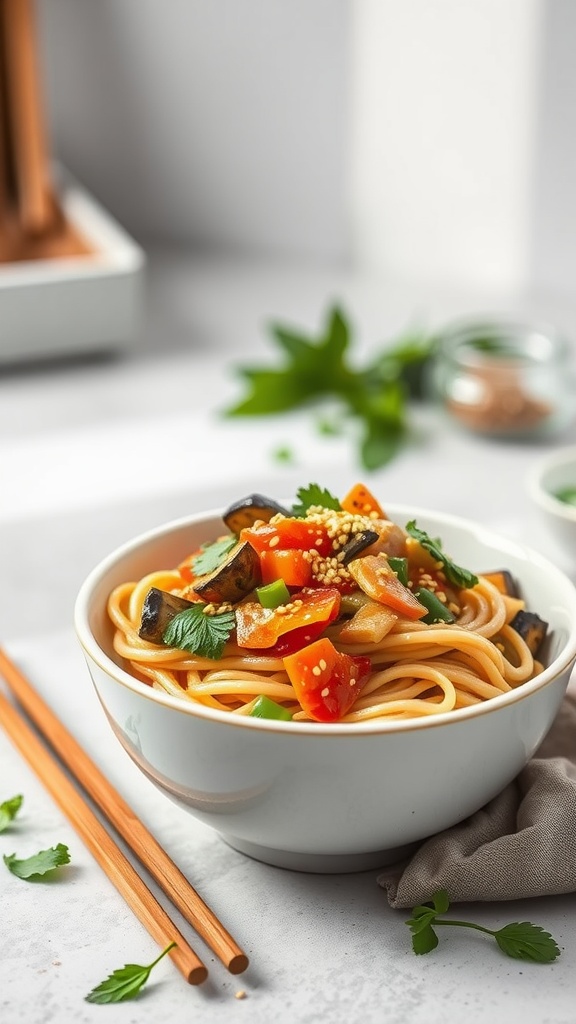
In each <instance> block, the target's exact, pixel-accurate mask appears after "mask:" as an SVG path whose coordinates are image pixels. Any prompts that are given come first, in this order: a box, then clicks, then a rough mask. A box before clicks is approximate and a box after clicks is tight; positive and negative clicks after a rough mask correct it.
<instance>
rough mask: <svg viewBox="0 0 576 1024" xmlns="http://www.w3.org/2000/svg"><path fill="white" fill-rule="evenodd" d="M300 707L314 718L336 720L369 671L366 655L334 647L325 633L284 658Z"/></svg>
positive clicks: (341, 714) (343, 712)
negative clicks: (357, 655)
mask: <svg viewBox="0 0 576 1024" xmlns="http://www.w3.org/2000/svg"><path fill="white" fill-rule="evenodd" d="M284 667H285V669H286V671H287V673H288V677H289V679H290V682H291V683H292V686H293V687H294V690H295V692H296V696H297V698H298V700H299V702H300V705H301V707H302V709H303V711H305V712H306V714H308V715H309V716H310V718H314V719H315V721H317V722H337V721H338V719H339V718H342V716H343V715H345V714H346V713H347V712H348V711H349V710H350V708H351V707H352V705H353V704H354V701H355V700H356V698H357V696H358V694H359V693H360V691H361V689H362V687H363V686H364V684H365V682H366V680H367V679H368V676H369V674H370V672H371V668H372V666H371V663H370V658H365V657H361V658H354V657H352V656H351V655H350V654H344V653H342V652H341V651H337V650H336V648H335V647H334V644H333V643H332V642H331V641H330V640H328V638H327V637H322V638H321V639H320V640H316V642H315V643H313V644H310V645H309V646H308V647H304V648H303V649H302V650H300V651H297V652H296V653H295V654H291V655H289V656H288V657H286V658H284Z"/></svg>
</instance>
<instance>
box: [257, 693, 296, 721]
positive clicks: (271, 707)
mask: <svg viewBox="0 0 576 1024" xmlns="http://www.w3.org/2000/svg"><path fill="white" fill-rule="evenodd" d="M250 715H251V717H252V718H274V719H276V720H278V721H282V722H289V721H290V719H291V718H292V712H291V711H288V708H283V707H282V705H281V704H277V703H276V701H275V700H270V697H266V695H265V694H263V693H261V694H260V696H259V697H256V700H255V701H254V707H253V708H252V711H251V712H250Z"/></svg>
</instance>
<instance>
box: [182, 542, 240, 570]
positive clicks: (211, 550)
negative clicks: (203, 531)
mask: <svg viewBox="0 0 576 1024" xmlns="http://www.w3.org/2000/svg"><path fill="white" fill-rule="evenodd" d="M237 543H238V538H237V537H235V536H234V534H230V536H229V537H220V539H219V540H215V541H211V542H209V543H207V544H203V545H202V547H201V548H200V553H199V554H198V555H196V557H195V558H194V559H193V560H192V568H193V569H194V572H195V573H196V575H197V576H204V575H205V574H207V573H209V572H214V570H215V569H217V568H218V566H219V565H221V563H222V562H223V561H224V559H225V558H226V555H228V554H229V553H230V552H231V551H232V548H234V547H236V544H237Z"/></svg>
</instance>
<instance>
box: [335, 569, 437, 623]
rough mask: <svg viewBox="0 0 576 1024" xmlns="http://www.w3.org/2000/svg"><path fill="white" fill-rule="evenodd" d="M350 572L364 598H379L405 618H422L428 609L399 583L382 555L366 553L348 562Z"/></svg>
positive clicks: (382, 602)
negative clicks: (362, 556)
mask: <svg viewBox="0 0 576 1024" xmlns="http://www.w3.org/2000/svg"><path fill="white" fill-rule="evenodd" d="M348 571H349V572H350V575H351V576H352V577H353V578H354V579H355V580H356V583H357V584H358V586H359V587H360V589H361V590H363V591H364V593H365V594H368V597H371V598H372V600H373V601H380V603H381V604H385V605H386V607H387V608H392V610H393V611H395V612H398V614H399V615H403V616H405V618H407V619H422V618H423V617H424V616H425V615H427V614H428V610H427V609H426V608H425V607H424V605H422V604H420V601H418V599H417V598H416V597H415V596H414V594H413V593H412V591H411V590H409V589H408V587H405V586H404V584H403V583H401V582H400V580H399V579H398V577H397V575H396V573H395V572H394V571H393V569H392V568H391V567H390V566H389V565H388V559H387V558H386V556H385V555H366V556H365V557H364V558H355V559H354V560H353V561H352V562H350V564H349V565H348Z"/></svg>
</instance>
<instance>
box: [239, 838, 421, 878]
mask: <svg viewBox="0 0 576 1024" xmlns="http://www.w3.org/2000/svg"><path fill="white" fill-rule="evenodd" d="M220 838H221V839H223V840H224V842H225V843H227V844H228V846H231V847H232V848H233V849H234V850H238V852H239V853H245V854H246V855H247V856H248V857H252V858H253V860H259V861H262V862H263V863H264V864H271V865H272V866H273V867H277V868H287V869H288V870H289V871H306V872H311V873H313V874H321V875H329V874H332V875H333V874H348V873H350V872H353V871H372V870H378V869H379V868H383V867H387V866H389V865H390V864H395V863H396V862H397V861H401V860H404V858H405V857H408V856H410V854H411V853H413V852H414V850H416V848H417V846H418V843H410V844H409V845H407V846H397V847H395V848H394V849H392V850H372V851H370V852H368V853H295V852H293V851H291V850H275V849H274V848H272V847H269V846H259V845H258V844H257V843H250V842H248V841H247V840H245V839H238V838H236V836H228V835H222V834H220Z"/></svg>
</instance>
